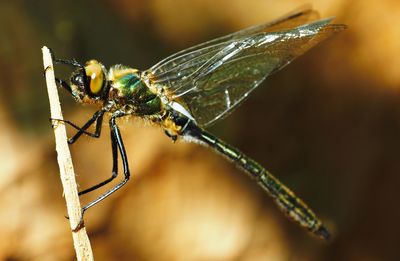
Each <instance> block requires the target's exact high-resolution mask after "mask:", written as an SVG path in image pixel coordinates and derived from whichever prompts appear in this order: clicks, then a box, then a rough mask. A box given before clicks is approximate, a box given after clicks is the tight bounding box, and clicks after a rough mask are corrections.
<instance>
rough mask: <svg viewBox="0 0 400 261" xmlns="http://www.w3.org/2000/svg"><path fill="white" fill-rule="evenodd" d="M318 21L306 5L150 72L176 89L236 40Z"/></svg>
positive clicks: (187, 52) (168, 60)
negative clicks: (198, 68) (183, 80)
mask: <svg viewBox="0 0 400 261" xmlns="http://www.w3.org/2000/svg"><path fill="white" fill-rule="evenodd" d="M318 18H319V15H318V13H317V12H316V11H315V10H312V9H311V8H310V7H308V6H306V7H303V8H300V9H298V10H295V11H293V12H291V13H289V14H287V15H285V16H283V17H281V18H279V19H276V20H274V21H272V22H269V23H265V24H261V25H256V26H252V27H249V28H246V29H243V30H241V31H238V32H235V33H232V34H229V35H226V36H223V37H219V38H216V39H213V40H211V41H208V42H205V43H201V44H198V45H195V46H193V47H190V48H188V49H185V50H182V51H180V52H177V53H175V54H173V55H171V56H169V57H167V58H165V59H164V60H162V61H160V62H158V63H157V64H155V65H154V66H153V67H151V68H150V69H149V71H150V72H151V73H152V75H153V76H154V81H155V83H159V84H167V85H169V86H170V88H171V89H172V90H173V89H174V86H176V85H175V83H177V82H180V81H181V79H182V78H185V77H188V76H189V75H190V74H191V73H192V72H193V71H194V70H196V68H197V67H198V66H199V65H201V64H202V63H204V62H205V61H207V60H208V59H209V58H210V57H212V56H214V55H215V54H216V53H218V52H219V51H221V50H222V49H223V48H224V47H225V46H226V45H228V44H229V43H230V42H233V41H234V39H237V38H242V37H245V36H249V35H252V34H256V33H260V32H274V31H280V30H288V29H292V28H295V27H297V26H299V25H302V24H305V23H307V22H310V21H313V20H316V19H318Z"/></svg>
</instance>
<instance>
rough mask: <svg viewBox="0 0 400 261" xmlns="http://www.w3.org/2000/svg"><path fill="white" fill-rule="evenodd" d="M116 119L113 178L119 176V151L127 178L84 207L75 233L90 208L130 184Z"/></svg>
mask: <svg viewBox="0 0 400 261" xmlns="http://www.w3.org/2000/svg"><path fill="white" fill-rule="evenodd" d="M115 118H116V116H113V117H111V119H110V130H111V144H112V149H113V170H112V172H113V174H112V175H113V176H114V175H115V176H117V173H118V156H117V155H118V153H117V150H119V153H120V155H121V158H122V166H123V168H124V176H125V178H124V180H123V181H121V182H120V183H118V184H117V185H116V186H114V187H113V188H112V189H110V190H109V191H107V192H106V193H104V194H102V195H101V196H99V197H98V198H97V199H95V200H93V201H92V202H90V203H89V204H87V205H86V206H84V207H83V208H82V216H81V220H80V222H79V224H78V226H77V227H76V228H75V229H74V231H77V230H79V229H80V228H82V226H83V215H84V213H85V212H86V210H88V209H89V208H91V207H93V206H94V205H96V204H97V203H99V202H100V201H102V200H104V199H105V198H107V197H108V196H110V195H111V194H113V193H114V192H115V191H117V190H119V189H120V188H121V187H123V186H124V185H125V184H126V183H127V182H128V180H129V178H130V171H129V165H128V157H127V155H126V151H125V146H124V143H123V141H122V137H121V133H120V131H119V128H118V126H117V124H116V122H115ZM100 184H101V183H100Z"/></svg>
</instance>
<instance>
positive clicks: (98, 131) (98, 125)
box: [50, 110, 104, 144]
mask: <svg viewBox="0 0 400 261" xmlns="http://www.w3.org/2000/svg"><path fill="white" fill-rule="evenodd" d="M103 115H104V111H103V110H100V111H97V112H95V113H94V114H93V116H92V118H90V119H89V120H88V121H87V122H86V123H85V125H83V127H82V128H80V127H78V126H77V125H75V124H74V123H72V122H70V121H68V120H59V119H50V120H55V121H61V122H64V123H67V124H69V125H70V126H72V127H73V128H75V129H77V130H78V131H77V132H76V133H75V135H74V136H72V138H70V139H68V144H73V143H75V142H76V141H77V140H78V139H79V137H80V136H81V135H82V134H86V135H88V136H90V137H93V138H98V137H100V134H101V126H102V123H103ZM94 122H96V130H95V132H94V133H91V132H88V131H86V130H87V129H88V128H89V127H90V126H91V125H92V124H93V123H94Z"/></svg>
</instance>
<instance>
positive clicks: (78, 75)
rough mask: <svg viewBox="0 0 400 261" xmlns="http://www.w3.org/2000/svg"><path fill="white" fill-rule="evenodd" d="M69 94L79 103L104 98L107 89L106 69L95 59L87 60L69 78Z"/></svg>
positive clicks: (93, 101)
mask: <svg viewBox="0 0 400 261" xmlns="http://www.w3.org/2000/svg"><path fill="white" fill-rule="evenodd" d="M70 83H71V84H70V86H71V94H72V96H73V97H74V98H75V99H76V101H77V102H80V103H95V102H97V101H100V100H102V99H103V98H104V94H105V92H106V91H107V80H106V69H105V67H104V66H103V65H102V64H101V63H99V62H98V61H96V60H90V61H88V62H87V63H86V64H85V66H84V67H80V68H78V69H77V70H76V71H75V72H73V73H72V75H71V78H70Z"/></svg>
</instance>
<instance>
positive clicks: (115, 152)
mask: <svg viewBox="0 0 400 261" xmlns="http://www.w3.org/2000/svg"><path fill="white" fill-rule="evenodd" d="M110 134H111V149H112V158H113V167H112V174H111V177H110V178H108V179H106V180H104V181H102V182H100V183H99V184H96V185H94V186H92V187H90V188H87V189H85V190H82V191H80V192H79V196H81V195H84V194H86V193H89V192H91V191H93V190H96V189H98V188H100V187H102V186H104V185H106V184H108V183H110V182H111V181H112V180H113V179H115V178H116V177H117V176H118V148H117V142H115V138H114V134H113V132H110Z"/></svg>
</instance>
